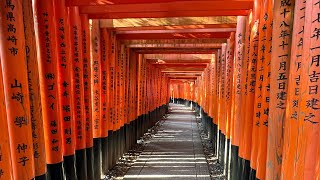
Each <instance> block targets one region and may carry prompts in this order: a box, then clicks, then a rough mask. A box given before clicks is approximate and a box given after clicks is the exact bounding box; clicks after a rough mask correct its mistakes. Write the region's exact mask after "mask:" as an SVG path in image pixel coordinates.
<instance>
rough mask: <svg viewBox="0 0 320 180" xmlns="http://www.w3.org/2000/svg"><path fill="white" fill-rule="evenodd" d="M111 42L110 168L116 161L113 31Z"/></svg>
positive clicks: (114, 51)
mask: <svg viewBox="0 0 320 180" xmlns="http://www.w3.org/2000/svg"><path fill="white" fill-rule="evenodd" d="M110 41H111V53H110V54H109V69H110V84H109V85H110V86H109V88H110V94H109V100H110V121H112V124H111V125H112V126H110V129H111V130H112V137H111V139H112V141H111V142H112V143H111V147H109V148H110V149H111V151H112V152H111V155H112V161H111V166H112V165H114V164H115V163H116V160H117V156H116V153H117V144H116V143H117V142H118V139H117V134H116V130H117V106H116V102H117V96H116V72H117V71H116V34H115V31H112V32H111V36H110Z"/></svg>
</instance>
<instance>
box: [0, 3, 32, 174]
mask: <svg viewBox="0 0 320 180" xmlns="http://www.w3.org/2000/svg"><path fill="white" fill-rule="evenodd" d="M0 2H1V3H0V4H2V5H3V9H2V11H1V12H0V19H1V21H0V39H1V40H0V49H1V52H0V55H1V58H0V59H1V67H2V76H1V77H2V78H3V87H2V88H3V89H1V91H2V90H4V96H5V103H6V104H5V107H4V106H3V105H2V110H4V108H6V109H7V111H6V112H5V114H6V116H7V117H6V118H4V117H3V118H1V120H2V124H3V125H5V126H4V131H3V134H1V135H3V137H1V138H3V139H4V140H5V139H7V131H6V130H5V129H6V128H7V127H8V130H9V131H8V132H9V139H7V140H9V142H10V151H11V152H10V153H11V156H8V154H3V155H4V161H3V163H2V164H1V165H2V166H3V173H2V174H5V177H8V178H9V179H11V177H10V173H11V172H9V170H10V167H9V166H10V164H8V163H9V162H8V161H7V160H8V158H10V157H11V163H12V174H13V179H18V180H19V179H26V178H27V179H32V178H34V177H35V167H34V155H33V143H32V129H31V126H32V123H31V121H30V120H31V116H30V99H29V91H28V78H27V77H28V76H27V75H28V73H27V62H26V52H25V33H24V31H23V28H24V26H23V18H22V14H23V10H22V1H0ZM1 84H2V83H1ZM1 103H2V102H1ZM5 121H7V122H5ZM7 123H8V124H7ZM6 125H7V126H6ZM2 143H4V144H3V147H4V152H3V153H6V150H7V149H6V145H5V143H6V142H1V144H2ZM1 152H2V151H1Z"/></svg>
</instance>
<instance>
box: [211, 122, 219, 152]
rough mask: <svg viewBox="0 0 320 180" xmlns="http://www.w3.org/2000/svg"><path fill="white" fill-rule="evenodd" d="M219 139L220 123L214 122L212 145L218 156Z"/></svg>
mask: <svg viewBox="0 0 320 180" xmlns="http://www.w3.org/2000/svg"><path fill="white" fill-rule="evenodd" d="M217 141H218V125H216V124H213V135H212V146H213V154H214V156H217V143H218V142H217Z"/></svg>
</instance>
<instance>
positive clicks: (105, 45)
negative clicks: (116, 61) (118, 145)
mask: <svg viewBox="0 0 320 180" xmlns="http://www.w3.org/2000/svg"><path fill="white" fill-rule="evenodd" d="M100 34H101V96H100V102H101V103H100V109H101V112H100V119H101V126H102V127H101V150H102V172H103V173H104V174H106V173H107V172H108V138H107V137H108V128H109V127H108V124H109V120H108V119H109V117H108V115H109V114H108V113H109V109H108V108H109V107H108V98H109V97H108V95H109V88H107V87H108V85H107V82H108V73H107V72H108V68H109V67H108V64H109V62H108V60H109V59H108V53H109V51H110V50H111V49H110V47H109V46H110V45H109V44H110V43H109V41H110V36H109V33H108V31H107V29H106V28H101V29H100Z"/></svg>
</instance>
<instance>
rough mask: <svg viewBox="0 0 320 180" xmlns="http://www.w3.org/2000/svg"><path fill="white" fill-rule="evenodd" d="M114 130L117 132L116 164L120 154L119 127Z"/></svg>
mask: <svg viewBox="0 0 320 180" xmlns="http://www.w3.org/2000/svg"><path fill="white" fill-rule="evenodd" d="M116 132H117V149H116V154H117V157H116V164H117V162H118V159H119V158H120V156H121V128H120V129H118V130H117V131H116Z"/></svg>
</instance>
